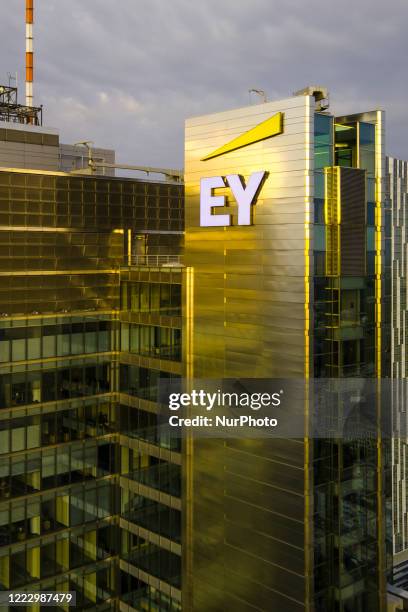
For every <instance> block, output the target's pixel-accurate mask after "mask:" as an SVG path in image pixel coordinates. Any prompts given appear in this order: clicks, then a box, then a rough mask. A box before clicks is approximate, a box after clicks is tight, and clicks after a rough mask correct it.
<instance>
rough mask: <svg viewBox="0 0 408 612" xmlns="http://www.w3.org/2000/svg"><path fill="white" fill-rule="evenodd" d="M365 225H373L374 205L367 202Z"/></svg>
mask: <svg viewBox="0 0 408 612" xmlns="http://www.w3.org/2000/svg"><path fill="white" fill-rule="evenodd" d="M367 225H375V203H374V202H367Z"/></svg>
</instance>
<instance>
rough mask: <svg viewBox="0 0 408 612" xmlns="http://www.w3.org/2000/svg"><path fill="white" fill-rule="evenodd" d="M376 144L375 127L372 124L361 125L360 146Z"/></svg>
mask: <svg viewBox="0 0 408 612" xmlns="http://www.w3.org/2000/svg"><path fill="white" fill-rule="evenodd" d="M374 143H375V126H374V125H373V124H372V123H363V122H361V123H360V144H361V145H363V146H364V145H373V144H374Z"/></svg>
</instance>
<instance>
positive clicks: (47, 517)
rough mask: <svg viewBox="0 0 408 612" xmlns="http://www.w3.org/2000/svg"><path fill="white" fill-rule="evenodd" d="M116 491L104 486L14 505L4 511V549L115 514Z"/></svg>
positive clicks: (0, 535)
mask: <svg viewBox="0 0 408 612" xmlns="http://www.w3.org/2000/svg"><path fill="white" fill-rule="evenodd" d="M114 494H115V489H114V488H113V486H112V485H111V484H110V483H107V482H100V483H98V484H97V486H95V484H92V485H87V486H86V487H81V488H79V489H78V488H73V489H72V490H70V491H64V492H63V493H62V494H61V493H57V494H56V493H46V494H44V495H41V496H35V497H32V498H27V499H23V500H20V501H14V502H10V503H9V504H7V505H6V506H5V507H4V504H3V507H2V510H1V511H0V546H7V545H9V544H14V543H16V542H20V543H21V542H25V541H27V540H30V539H32V538H36V537H39V536H44V535H50V534H52V533H53V532H56V531H61V530H63V529H67V528H69V527H82V526H84V525H87V524H88V523H94V522H95V521H100V520H102V519H104V518H107V517H109V516H111V515H112V514H114V512H115V510H114V506H113V502H114V499H115V498H114Z"/></svg>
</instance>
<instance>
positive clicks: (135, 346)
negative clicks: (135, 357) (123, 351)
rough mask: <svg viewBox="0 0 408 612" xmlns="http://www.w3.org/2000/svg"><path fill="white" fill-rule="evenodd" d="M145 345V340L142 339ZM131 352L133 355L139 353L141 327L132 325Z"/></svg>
mask: <svg viewBox="0 0 408 612" xmlns="http://www.w3.org/2000/svg"><path fill="white" fill-rule="evenodd" d="M141 343H142V345H143V339H141ZM130 350H131V352H132V353H138V352H139V326H138V325H131V327H130Z"/></svg>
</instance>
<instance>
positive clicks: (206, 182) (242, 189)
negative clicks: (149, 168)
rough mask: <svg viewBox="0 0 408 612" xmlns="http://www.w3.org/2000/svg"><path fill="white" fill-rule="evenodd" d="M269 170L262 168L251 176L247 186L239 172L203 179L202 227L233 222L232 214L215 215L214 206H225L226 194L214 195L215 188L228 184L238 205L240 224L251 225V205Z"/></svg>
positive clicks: (220, 225)
mask: <svg viewBox="0 0 408 612" xmlns="http://www.w3.org/2000/svg"><path fill="white" fill-rule="evenodd" d="M266 175H267V172H265V171H264V170H261V171H260V172H254V173H253V174H251V176H250V177H249V180H248V182H247V184H246V186H244V185H243V181H242V179H241V177H240V176H239V174H229V175H228V176H226V177H225V179H224V177H222V176H212V177H211V178H203V179H201V185H200V225H201V227H223V226H224V225H230V224H231V217H230V215H213V208H215V207H216V206H221V207H223V206H225V204H226V202H225V196H221V195H218V196H217V195H213V191H214V189H217V188H221V187H226V185H228V186H229V187H230V189H231V191H232V193H233V195H234V197H235V200H236V203H237V206H238V225H251V206H252V204H253V203H254V202H255V199H256V196H257V195H258V193H259V192H260V189H261V185H262V182H263V180H264V179H265V177H266Z"/></svg>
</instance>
